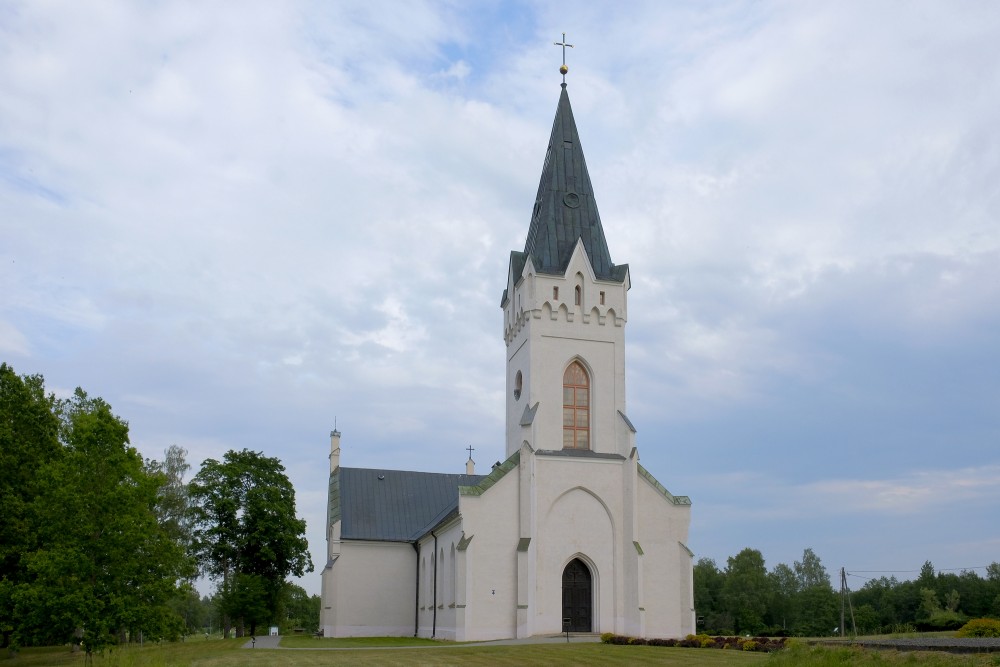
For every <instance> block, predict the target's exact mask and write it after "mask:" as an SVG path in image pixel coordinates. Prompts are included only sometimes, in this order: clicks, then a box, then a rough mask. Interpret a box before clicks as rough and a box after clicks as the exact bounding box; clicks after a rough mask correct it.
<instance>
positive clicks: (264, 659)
mask: <svg viewBox="0 0 1000 667" xmlns="http://www.w3.org/2000/svg"><path fill="white" fill-rule="evenodd" d="M294 639H295V640H296V641H294V642H289V643H290V644H298V643H299V641H298V640H305V639H306V638H294ZM245 641H246V640H245V639H229V640H208V641H205V640H201V641H189V642H185V643H177V644H164V645H162V646H155V645H154V646H145V647H129V648H125V649H120V650H115V651H112V652H109V653H106V654H105V655H103V656H95V657H94V660H93V664H94V665H95V666H97V667H182V666H187V665H196V666H198V667H258V666H260V667H265V666H268V667H270V666H274V667H285V666H293V665H294V666H302V667H313V666H316V667H319V666H324V665H472V666H479V665H481V666H483V667H493V666H499V667H507V666H510V667H513V666H515V665H546V666H547V667H550V666H556V665H593V666H595V667H598V666H603V665H676V666H677V667H695V666H698V665H709V666H711V665H720V666H721V665H735V666H740V665H748V666H751V665H767V666H768V667H799V666H800V665H802V666H804V667H826V666H831V667H832V666H834V665H838V666H839V665H862V666H869V665H870V666H879V667H883V666H894V665H918V666H920V667H987V666H997V665H1000V655H998V654H992V655H989V654H983V655H972V656H968V655H966V656H953V655H948V654H930V653H897V652H895V651H887V652H863V651H859V650H856V649H851V648H847V647H845V648H837V647H833V648H830V647H808V646H805V645H797V646H794V647H793V648H792V649H790V650H788V651H784V652H782V653H778V654H774V655H766V654H762V653H744V652H741V651H721V650H716V649H685V648H664V647H656V646H611V645H606V644H596V643H594V644H536V645H519V646H454V645H452V646H450V647H449V646H441V645H440V644H438V643H437V642H427V641H426V640H424V641H422V642H420V644H419V645H418V646H416V647H413V648H392V647H391V646H392V645H398V642H399V641H400V640H397V639H390V640H388V641H386V640H372V639H365V640H350V641H354V646H353V647H350V646H348V647H346V648H345V650H333V651H331V650H323V649H322V648H320V649H291V650H285V649H280V650H267V649H253V650H248V649H243V648H241V647H242V646H243V644H244V643H245ZM345 641H349V640H323V641H322V644H321V646H330V645H333V643H334V642H345ZM402 641H404V642H411V640H402ZM418 641H419V640H418ZM328 642H329V644H328ZM386 644H390V646H388V647H386ZM3 657H4V658H6V656H3ZM84 664H85V659H84V656H83V655H82V654H80V653H76V654H73V653H70V652H69V649H68V648H66V647H55V648H44V649H24V650H23V651H21V653H20V654H18V656H17V657H16V658H14V659H13V660H9V659H0V665H10V666H11V667H14V666H15V665H17V666H21V665H23V666H25V667H43V666H44V667H60V666H62V665H80V666H83V665H84Z"/></svg>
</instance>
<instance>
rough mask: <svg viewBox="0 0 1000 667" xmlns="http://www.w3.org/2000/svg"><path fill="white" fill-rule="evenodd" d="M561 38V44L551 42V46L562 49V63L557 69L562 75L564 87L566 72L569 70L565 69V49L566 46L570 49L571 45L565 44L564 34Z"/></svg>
mask: <svg viewBox="0 0 1000 667" xmlns="http://www.w3.org/2000/svg"><path fill="white" fill-rule="evenodd" d="M562 36H563V38H562V41H561V42H553V44H554V45H555V46H561V47H562V52H563V54H562V56H563V63H562V67H560V68H559V73H560V74H562V76H563V85H566V72H568V71H569V68H568V67H566V47H567V46H568V47H569V48H571V49H572V48H573V45H572V44H567V43H566V33H563V34H562Z"/></svg>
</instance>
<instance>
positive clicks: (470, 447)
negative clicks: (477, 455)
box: [466, 445, 476, 461]
mask: <svg viewBox="0 0 1000 667" xmlns="http://www.w3.org/2000/svg"><path fill="white" fill-rule="evenodd" d="M466 449H468V450H469V460H470V461H471V460H472V452H474V451H475V450H476V448H475V447H473V446H472V445H469V446H468V447H466Z"/></svg>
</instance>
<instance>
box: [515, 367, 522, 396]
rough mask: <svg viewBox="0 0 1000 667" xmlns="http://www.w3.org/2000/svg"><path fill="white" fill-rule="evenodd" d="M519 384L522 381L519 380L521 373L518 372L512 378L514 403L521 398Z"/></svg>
mask: <svg viewBox="0 0 1000 667" xmlns="http://www.w3.org/2000/svg"><path fill="white" fill-rule="evenodd" d="M521 383H522V380H521V371H518V372H517V375H515V376H514V400H515V401H516V400H518V399H519V398H521Z"/></svg>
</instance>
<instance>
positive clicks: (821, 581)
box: [794, 549, 832, 591]
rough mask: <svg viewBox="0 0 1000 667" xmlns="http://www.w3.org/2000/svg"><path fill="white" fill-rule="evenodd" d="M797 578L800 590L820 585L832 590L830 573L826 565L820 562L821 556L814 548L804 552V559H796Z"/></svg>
mask: <svg viewBox="0 0 1000 667" xmlns="http://www.w3.org/2000/svg"><path fill="white" fill-rule="evenodd" d="M794 567H795V578H796V580H797V581H798V584H799V590H801V591H804V590H806V589H807V588H812V587H814V586H818V587H820V588H825V589H828V590H832V586H831V585H830V575H829V574H827V571H826V567H824V566H823V563H822V562H820V559H819V556H817V555H816V553H815V552H814V551H813V550H812V549H806V550H805V551H803V552H802V560H801V561H795V566H794Z"/></svg>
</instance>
